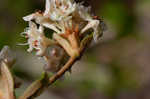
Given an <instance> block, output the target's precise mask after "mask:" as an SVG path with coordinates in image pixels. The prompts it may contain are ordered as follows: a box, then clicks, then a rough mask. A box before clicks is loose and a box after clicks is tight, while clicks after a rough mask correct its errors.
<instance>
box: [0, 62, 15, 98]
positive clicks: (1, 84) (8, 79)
mask: <svg viewBox="0 0 150 99" xmlns="http://www.w3.org/2000/svg"><path fill="white" fill-rule="evenodd" d="M0 73H1V75H0V99H15V96H14V80H13V77H12V75H11V72H10V71H9V68H8V66H7V64H6V63H5V62H3V61H2V62H1V65H0Z"/></svg>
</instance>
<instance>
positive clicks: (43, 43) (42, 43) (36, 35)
mask: <svg viewBox="0 0 150 99" xmlns="http://www.w3.org/2000/svg"><path fill="white" fill-rule="evenodd" d="M43 31H44V29H43V27H42V26H40V27H39V28H37V25H36V24H35V23H33V22H31V21H30V22H29V28H27V29H26V31H25V32H24V33H23V34H26V36H27V38H28V42H27V44H29V49H28V52H31V51H32V50H33V49H36V50H37V53H36V54H37V55H38V56H41V55H43V54H44V52H45V50H46V48H47V47H48V46H49V45H50V44H52V40H50V39H48V38H46V37H45V36H44V33H43Z"/></svg>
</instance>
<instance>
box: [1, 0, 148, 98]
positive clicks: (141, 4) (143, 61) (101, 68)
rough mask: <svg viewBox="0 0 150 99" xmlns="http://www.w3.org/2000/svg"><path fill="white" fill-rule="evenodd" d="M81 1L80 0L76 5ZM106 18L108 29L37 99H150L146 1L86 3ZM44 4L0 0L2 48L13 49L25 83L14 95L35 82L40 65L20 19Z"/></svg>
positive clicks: (41, 0) (88, 0)
mask: <svg viewBox="0 0 150 99" xmlns="http://www.w3.org/2000/svg"><path fill="white" fill-rule="evenodd" d="M77 1H82V0H77ZM89 4H90V5H91V6H92V10H93V12H94V13H95V14H96V15H98V16H101V18H103V19H104V21H105V23H106V25H107V30H106V31H105V32H104V35H103V37H102V38H101V40H100V42H99V43H98V44H96V45H92V46H91V47H90V48H89V49H88V50H87V51H86V53H85V54H84V56H83V58H82V59H81V61H79V62H77V63H76V64H75V65H74V66H73V72H72V74H71V75H70V74H69V73H66V75H65V79H64V81H57V82H56V83H55V84H54V85H53V86H51V87H50V88H49V90H48V91H46V92H45V93H44V94H43V95H41V96H40V97H38V98H37V99H150V94H149V92H150V44H149V42H150V0H85V5H89ZM44 7H45V0H0V49H1V48H2V47H3V46H4V45H9V46H11V47H12V48H13V50H14V51H15V53H16V55H17V62H16V64H15V66H14V68H13V73H14V74H15V75H17V76H18V77H20V78H21V79H22V81H23V85H22V87H21V89H18V90H17V95H19V94H20V93H22V92H23V91H24V89H25V88H26V87H27V86H28V85H29V84H30V83H31V82H32V81H34V80H35V79H37V78H38V77H39V76H40V74H41V72H42V68H43V67H42V66H43V64H44V62H43V60H41V59H38V58H37V57H35V56H34V54H33V53H32V54H31V53H27V52H26V49H27V48H28V47H27V46H18V45H17V44H18V43H23V42H26V40H25V39H24V38H22V37H20V33H21V32H23V31H24V29H25V27H27V25H28V24H27V23H26V22H24V21H23V20H22V17H23V16H26V15H28V14H30V13H32V12H34V11H36V10H37V9H41V10H44Z"/></svg>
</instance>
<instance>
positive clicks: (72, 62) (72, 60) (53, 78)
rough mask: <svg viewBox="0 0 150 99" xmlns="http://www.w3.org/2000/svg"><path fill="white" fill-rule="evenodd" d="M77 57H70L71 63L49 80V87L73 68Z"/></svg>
mask: <svg viewBox="0 0 150 99" xmlns="http://www.w3.org/2000/svg"><path fill="white" fill-rule="evenodd" d="M76 59H77V58H76V57H70V59H69V61H68V62H67V63H66V64H65V65H64V66H63V67H62V68H61V69H60V70H59V71H58V72H57V73H56V74H55V75H53V76H52V77H51V78H50V79H49V85H51V84H53V83H54V82H55V81H56V80H57V79H59V78H60V77H61V76H62V75H63V74H64V73H65V72H66V71H67V70H68V69H70V68H71V66H72V65H73V64H74V63H75V61H76Z"/></svg>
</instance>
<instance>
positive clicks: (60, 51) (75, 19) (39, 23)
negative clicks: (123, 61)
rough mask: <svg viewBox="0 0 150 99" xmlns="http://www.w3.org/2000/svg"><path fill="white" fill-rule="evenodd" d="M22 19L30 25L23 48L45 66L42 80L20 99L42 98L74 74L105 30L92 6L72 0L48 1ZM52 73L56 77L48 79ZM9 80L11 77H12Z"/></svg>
mask: <svg viewBox="0 0 150 99" xmlns="http://www.w3.org/2000/svg"><path fill="white" fill-rule="evenodd" d="M23 19H24V20H25V21H27V22H28V23H29V26H28V27H27V28H26V29H25V31H24V32H23V33H21V34H22V35H23V36H25V37H26V38H27V43H25V44H23V45H28V46H29V48H28V50H27V51H28V52H32V51H33V50H35V51H36V55H37V57H41V58H44V59H45V65H44V67H43V68H44V73H43V74H42V77H41V78H40V79H39V80H37V81H35V82H34V83H33V84H31V86H29V87H28V88H27V90H25V92H24V93H23V94H22V95H21V96H20V97H19V99H33V98H35V97H37V96H39V95H40V94H41V93H42V92H43V91H44V90H45V89H46V88H48V86H50V85H51V84H53V83H54V82H55V81H56V80H57V79H59V78H60V77H62V76H63V75H64V73H65V72H67V71H71V67H72V65H73V64H74V63H75V62H76V61H78V60H79V59H80V58H81V56H82V55H83V53H84V50H85V49H87V48H88V46H89V45H90V43H91V42H92V41H94V42H95V43H96V42H97V41H98V40H99V38H100V37H101V35H102V34H103V30H104V28H103V24H104V23H103V21H102V20H101V19H99V18H98V17H97V16H93V15H92V14H91V9H90V7H84V6H83V5H82V4H81V3H76V2H75V1H73V0H46V6H45V11H44V12H42V11H37V12H35V13H32V14H30V15H27V16H25V17H23ZM46 28H47V29H50V30H52V31H53V32H51V34H52V37H51V38H48V37H46V36H45V33H44V29H46ZM5 63H6V62H1V64H2V66H1V68H2V67H4V68H2V69H5V68H6V67H8V66H4V65H5ZM6 65H7V64H6ZM6 69H7V68H6ZM7 72H8V71H7ZM49 72H52V73H53V75H52V76H49V75H48V73H49ZM8 76H9V75H8ZM9 78H12V77H11V75H10V76H9ZM6 80H7V79H6ZM10 82H11V84H8V85H7V86H8V87H9V86H10V87H12V86H13V85H14V84H13V79H12V81H10ZM10 90H11V92H10V94H11V97H10V98H7V99H15V95H14V94H13V90H14V89H13V87H12V88H11V89H10ZM0 96H1V91H0ZM8 96H10V95H8ZM4 99H5V98H4Z"/></svg>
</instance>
